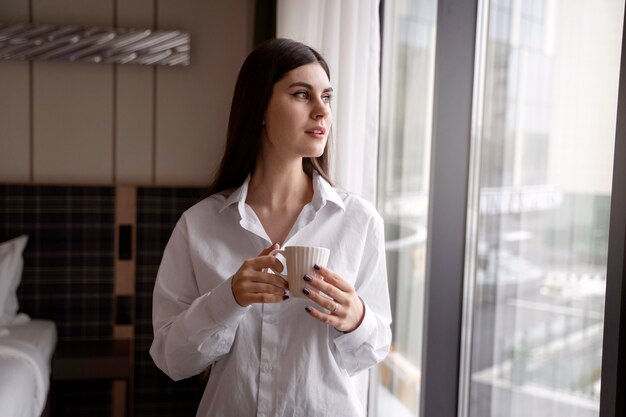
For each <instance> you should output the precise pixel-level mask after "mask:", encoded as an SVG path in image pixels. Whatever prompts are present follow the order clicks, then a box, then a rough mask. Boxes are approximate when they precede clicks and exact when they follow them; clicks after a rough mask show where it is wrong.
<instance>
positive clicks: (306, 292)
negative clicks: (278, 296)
mask: <svg viewBox="0 0 626 417" xmlns="http://www.w3.org/2000/svg"><path fill="white" fill-rule="evenodd" d="M302 292H303V293H305V294H306V295H309V294H310V293H311V291H309V290H308V288H303V289H302Z"/></svg>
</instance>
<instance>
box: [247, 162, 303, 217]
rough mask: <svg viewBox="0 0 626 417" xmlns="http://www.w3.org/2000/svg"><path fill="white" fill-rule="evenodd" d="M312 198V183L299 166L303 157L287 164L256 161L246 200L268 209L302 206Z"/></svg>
mask: <svg viewBox="0 0 626 417" xmlns="http://www.w3.org/2000/svg"><path fill="white" fill-rule="evenodd" d="M312 198H313V182H312V181H311V178H309V176H308V175H306V173H305V172H304V170H303V169H302V159H296V160H293V161H291V162H290V163H282V164H281V163H272V164H269V163H263V161H258V163H257V166H256V167H255V169H254V172H253V173H252V175H251V178H250V184H249V186H248V196H247V198H246V202H247V203H248V204H250V205H252V206H255V207H264V208H265V209H269V210H274V209H277V210H280V209H288V208H291V207H294V206H299V207H302V206H304V205H305V204H307V203H308V202H310V201H311V199H312Z"/></svg>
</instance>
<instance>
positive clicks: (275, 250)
mask: <svg viewBox="0 0 626 417" xmlns="http://www.w3.org/2000/svg"><path fill="white" fill-rule="evenodd" d="M277 253H279V254H281V255H283V256H285V255H286V252H285V251H284V250H283V249H274V250H273V251H271V252H270V253H269V254H270V255H271V256H274V255H276V254H277ZM278 261H279V262H280V263H281V264H282V262H281V261H280V259H279V260H278ZM284 266H285V264H283V267H284ZM267 269H269V270H270V271H272V272H273V273H274V274H276V275H278V276H279V277H281V278H282V279H284V280H285V281H287V280H288V279H287V275H283V274H281V273H280V272H276V271H274V270H273V269H272V268H267Z"/></svg>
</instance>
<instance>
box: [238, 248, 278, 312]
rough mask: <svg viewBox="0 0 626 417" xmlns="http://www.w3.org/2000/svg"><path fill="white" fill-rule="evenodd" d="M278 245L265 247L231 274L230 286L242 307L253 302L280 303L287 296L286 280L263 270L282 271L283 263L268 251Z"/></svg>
mask: <svg viewBox="0 0 626 417" xmlns="http://www.w3.org/2000/svg"><path fill="white" fill-rule="evenodd" d="M279 247H280V245H279V244H278V243H275V244H274V245H272V246H270V247H269V248H265V249H264V250H263V251H262V252H261V253H260V254H259V256H257V257H256V258H252V259H247V260H245V261H244V262H243V264H241V267H240V268H239V270H238V271H237V273H236V274H235V275H234V276H233V279H232V282H231V288H232V290H233V295H234V296H235V301H237V304H239V305H240V306H242V307H247V306H249V305H250V304H253V303H280V302H282V301H284V300H286V299H287V298H289V296H288V295H285V290H287V288H288V286H287V281H285V280H284V279H282V278H281V277H280V276H279V275H275V274H270V273H267V272H265V271H264V270H265V268H272V269H273V270H274V271H276V272H282V270H283V265H282V264H281V263H280V261H279V260H278V259H276V258H275V257H274V256H270V255H269V253H270V252H271V251H272V250H273V249H278V248H279Z"/></svg>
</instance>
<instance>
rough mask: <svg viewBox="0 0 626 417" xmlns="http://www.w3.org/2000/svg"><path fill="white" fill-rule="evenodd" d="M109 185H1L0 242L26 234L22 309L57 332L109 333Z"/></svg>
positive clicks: (62, 335)
mask: <svg viewBox="0 0 626 417" xmlns="http://www.w3.org/2000/svg"><path fill="white" fill-rule="evenodd" d="M114 227H115V189H114V188H113V187H82V186H81V187H76V186H74V187H64V186H36V185H0V242H4V241H6V240H9V239H11V238H14V237H16V236H19V235H21V234H27V235H28V236H29V240H28V244H27V245H26V249H25V250H24V271H23V275H22V281H21V284H20V287H19V288H18V299H19V304H20V311H21V312H24V313H26V314H28V315H30V316H31V317H33V318H42V319H49V320H53V321H54V322H55V324H56V326H57V332H58V338H59V340H60V341H62V340H103V339H110V338H111V337H112V324H113V298H114V296H113V282H114V245H115V242H114V239H115V231H114Z"/></svg>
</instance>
